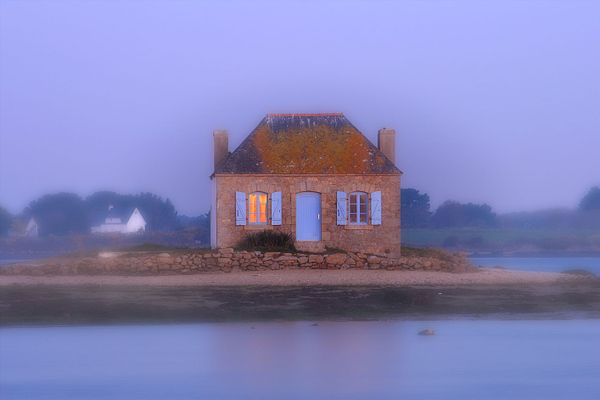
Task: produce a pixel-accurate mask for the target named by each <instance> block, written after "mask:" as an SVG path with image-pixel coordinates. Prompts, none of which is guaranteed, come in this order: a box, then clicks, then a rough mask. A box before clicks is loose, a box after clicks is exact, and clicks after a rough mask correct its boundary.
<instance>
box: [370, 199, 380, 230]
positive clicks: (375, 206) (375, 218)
mask: <svg viewBox="0 0 600 400" xmlns="http://www.w3.org/2000/svg"><path fill="white" fill-rule="evenodd" d="M371 223H372V224H373V225H381V192H373V193H371Z"/></svg>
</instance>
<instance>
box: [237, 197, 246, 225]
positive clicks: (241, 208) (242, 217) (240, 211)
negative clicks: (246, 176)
mask: <svg viewBox="0 0 600 400" xmlns="http://www.w3.org/2000/svg"><path fill="white" fill-rule="evenodd" d="M235 224H236V225H246V193H245V192H235Z"/></svg>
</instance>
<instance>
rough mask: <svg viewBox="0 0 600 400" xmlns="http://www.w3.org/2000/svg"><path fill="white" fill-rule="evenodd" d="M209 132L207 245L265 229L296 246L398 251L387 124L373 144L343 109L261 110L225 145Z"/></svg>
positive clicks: (224, 138) (395, 177)
mask: <svg viewBox="0 0 600 400" xmlns="http://www.w3.org/2000/svg"><path fill="white" fill-rule="evenodd" d="M213 139H214V153H213V154H214V173H213V174H212V175H211V179H212V208H211V213H212V218H211V246H212V247H213V248H221V247H233V246H235V245H236V244H237V243H238V242H239V241H240V240H241V239H242V238H243V237H244V236H245V235H246V234H248V233H249V232H255V231H257V230H264V229H272V230H278V231H283V232H287V233H291V234H293V235H294V237H295V240H296V246H297V247H298V249H300V250H308V251H322V250H324V249H325V248H327V247H328V248H337V249H343V250H347V251H355V252H365V253H387V254H390V255H399V254H400V177H401V175H402V172H401V171H400V170H399V169H398V168H397V167H396V166H395V164H394V162H395V131H394V130H393V129H381V130H380V131H379V132H378V146H375V145H373V144H372V143H371V142H370V141H369V140H368V139H367V138H366V137H365V136H364V135H363V134H362V133H361V132H360V131H359V130H358V129H356V127H354V125H352V123H350V121H348V119H346V117H345V116H344V115H343V114H337V113H336V114H269V115H267V116H266V117H265V118H264V119H263V120H262V121H261V122H260V123H259V124H258V126H257V127H256V128H255V129H254V130H253V131H252V132H251V133H250V135H248V137H246V139H245V140H244V141H243V142H242V143H241V144H240V145H239V146H238V147H237V149H235V150H234V151H233V152H229V148H228V135H227V132H226V131H223V130H217V131H215V132H214V133H213Z"/></svg>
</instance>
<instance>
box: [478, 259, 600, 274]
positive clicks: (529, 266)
mask: <svg viewBox="0 0 600 400" xmlns="http://www.w3.org/2000/svg"><path fill="white" fill-rule="evenodd" d="M471 261H472V262H473V263H474V264H475V265H481V266H484V267H494V266H497V265H499V266H502V267H506V268H511V269H521V270H525V271H551V272H562V271H564V270H567V269H573V268H583V269H585V270H587V271H590V272H593V273H595V274H596V275H600V257H471Z"/></svg>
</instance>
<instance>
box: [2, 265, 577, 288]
mask: <svg viewBox="0 0 600 400" xmlns="http://www.w3.org/2000/svg"><path fill="white" fill-rule="evenodd" d="M582 279H586V278H582V277H580V276H576V275H569V274H562V273H553V272H528V271H515V270H506V269H497V268H481V269H480V271H478V272H470V273H462V274H456V273H445V272H433V271H386V270H352V269H351V270H291V269H289V270H278V271H270V270H269V271H253V272H250V271H245V272H242V271H239V272H230V273H223V272H215V273H199V274H190V275H146V276H115V275H71V276H69V275H58V276H25V275H4V276H0V286H7V285H124V286H340V285H342V286H372V285H373V286H399V287H401V286H457V285H460V286H465V285H467V286H468V285H513V284H555V283H569V282H580V281H581V280H582Z"/></svg>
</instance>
